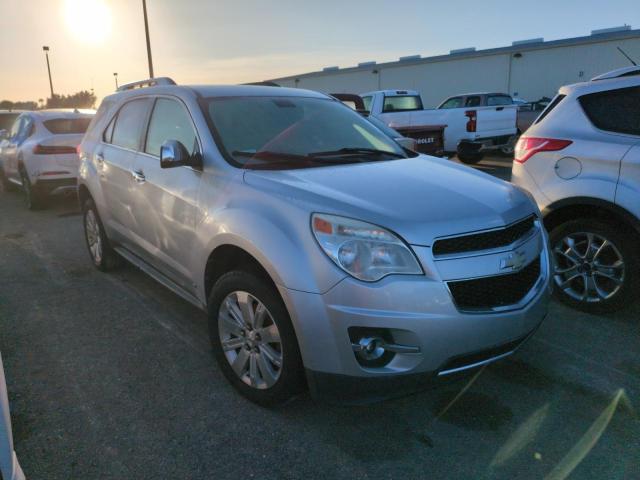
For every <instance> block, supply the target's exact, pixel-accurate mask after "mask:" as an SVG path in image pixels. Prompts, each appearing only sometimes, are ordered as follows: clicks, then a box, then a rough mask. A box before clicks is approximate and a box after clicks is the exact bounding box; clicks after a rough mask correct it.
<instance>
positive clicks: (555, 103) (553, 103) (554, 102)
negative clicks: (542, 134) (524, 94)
mask: <svg viewBox="0 0 640 480" xmlns="http://www.w3.org/2000/svg"><path fill="white" fill-rule="evenodd" d="M564 97H566V95H562V94H559V95H556V98H554V99H553V100H552V101H551V103H550V104H549V105H548V106H547V108H545V109H544V110H543V112H542V113H541V114H540V116H539V117H538V119H537V120H536V124H538V123H540V122H541V121H542V120H543V119H544V117H546V116H547V115H549V113H550V112H551V110H553V109H554V108H556V107H557V106H558V104H559V103H560V102H561V101H562V100H563V99H564Z"/></svg>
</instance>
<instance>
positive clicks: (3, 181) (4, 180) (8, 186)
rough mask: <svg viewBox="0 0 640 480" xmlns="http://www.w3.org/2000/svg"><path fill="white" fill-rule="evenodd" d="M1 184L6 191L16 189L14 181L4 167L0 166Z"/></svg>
mask: <svg viewBox="0 0 640 480" xmlns="http://www.w3.org/2000/svg"><path fill="white" fill-rule="evenodd" d="M0 184H2V189H3V190H4V191H5V192H12V191H14V190H15V187H14V185H13V183H11V182H10V181H9V179H8V178H7V175H6V174H5V173H4V169H2V168H0Z"/></svg>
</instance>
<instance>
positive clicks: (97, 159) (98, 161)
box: [95, 153, 104, 167]
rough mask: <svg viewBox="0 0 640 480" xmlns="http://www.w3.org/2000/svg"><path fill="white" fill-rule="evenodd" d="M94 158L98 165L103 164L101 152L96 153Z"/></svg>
mask: <svg viewBox="0 0 640 480" xmlns="http://www.w3.org/2000/svg"><path fill="white" fill-rule="evenodd" d="M95 159H96V163H97V164H98V166H99V167H102V165H103V164H104V157H103V156H102V154H101V153H96V156H95Z"/></svg>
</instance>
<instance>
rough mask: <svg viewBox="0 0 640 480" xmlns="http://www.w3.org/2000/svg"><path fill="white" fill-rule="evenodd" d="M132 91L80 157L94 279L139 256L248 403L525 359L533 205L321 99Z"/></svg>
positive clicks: (97, 125) (347, 395) (350, 397)
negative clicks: (520, 351)
mask: <svg viewBox="0 0 640 480" xmlns="http://www.w3.org/2000/svg"><path fill="white" fill-rule="evenodd" d="M149 84H151V85H152V86H148V85H149ZM133 86H143V87H145V88H132V87H133ZM133 86H132V85H128V86H124V87H121V88H120V91H118V92H117V93H115V94H114V95H111V96H109V97H107V98H106V99H105V100H104V101H103V103H102V105H101V107H100V109H99V111H98V113H97V115H96V118H95V120H94V122H93V124H92V125H91V126H90V127H89V131H88V132H87V135H86V136H85V138H84V141H83V142H82V144H81V146H80V157H81V163H80V174H79V196H80V202H81V205H82V208H83V212H84V226H85V233H86V241H87V245H88V248H89V252H90V254H91V258H92V261H93V263H94V264H95V266H96V267H97V268H99V269H101V270H107V269H109V268H111V267H113V266H115V265H116V264H117V263H118V260H119V258H121V257H124V258H125V259H127V260H128V261H130V262H131V263H133V264H135V265H137V266H138V267H139V268H141V269H142V270H144V271H145V272H147V273H148V274H149V275H151V276H152V277H154V278H155V279H156V280H158V281H159V282H160V283H162V284H163V285H165V286H167V287H168V288H169V289H171V290H173V291H174V292H175V293H177V294H178V295H180V296H182V297H184V298H185V299H186V300H188V301H190V302H192V303H193V304H194V305H197V306H198V307H200V308H202V309H203V310H205V311H207V312H208V316H209V331H210V339H211V344H212V346H213V350H214V352H215V356H216V357H217V360H218V362H219V364H220V367H221V369H222V371H223V372H224V374H225V376H226V377H227V378H228V380H229V381H230V382H231V383H232V384H233V385H234V386H235V387H236V388H237V389H238V390H239V391H240V392H241V393H242V394H244V395H245V396H247V397H248V398H250V399H251V400H253V401H255V402H258V403H261V404H264V405H272V404H278V403H281V402H283V401H285V400H287V399H288V398H290V397H291V396H292V395H294V394H296V393H298V392H299V391H300V390H301V389H303V388H304V387H305V386H306V385H308V386H309V388H310V390H311V392H312V394H314V395H315V396H316V398H324V399H329V400H334V401H340V402H353V401H357V400H362V399H363V398H364V399H371V398H382V397H387V396H391V395H396V394H398V393H400V392H403V391H404V390H405V389H409V390H413V389H415V388H416V386H418V385H420V384H421V383H422V382H424V381H425V379H427V380H428V379H430V378H433V377H435V376H443V375H447V374H450V373H453V372H459V371H463V370H466V369H469V368H472V367H476V366H478V365H483V364H486V363H489V362H492V361H494V360H497V359H499V358H503V357H505V356H507V355H509V354H511V353H513V352H514V351H515V350H516V349H517V348H518V346H519V345H520V344H521V343H522V342H523V341H524V340H526V339H527V338H528V337H529V336H530V335H531V334H532V333H533V332H534V331H535V330H536V328H537V327H538V325H539V324H540V322H541V321H542V319H543V318H544V316H545V314H546V311H547V300H548V296H549V288H548V286H549V283H548V277H549V272H550V264H549V253H548V249H547V238H546V234H545V231H544V229H543V228H542V227H541V222H540V219H539V212H538V210H537V208H536V206H535V204H534V202H533V201H532V199H531V198H530V196H529V195H528V194H526V193H524V191H522V190H520V189H519V188H517V187H514V186H513V185H511V184H509V183H505V182H503V181H500V180H497V179H494V178H491V177H489V176H487V175H485V174H483V173H479V172H476V171H474V170H472V169H470V168H468V167H464V166H461V165H456V164H452V163H450V162H449V161H447V160H442V159H438V158H431V157H426V156H422V155H418V154H416V153H413V152H411V151H408V150H403V149H402V148H401V147H400V146H399V145H398V144H396V143H395V142H394V141H393V140H392V139H391V138H389V137H387V136H386V135H385V134H384V133H382V132H381V131H380V130H378V129H377V128H376V127H375V126H374V125H373V124H371V123H370V122H368V121H367V120H366V119H364V118H362V117H361V116H360V115H359V114H357V113H356V112H354V111H353V110H351V109H350V108H349V107H346V106H344V105H343V104H342V103H341V102H339V101H337V100H335V99H333V98H331V97H328V96H326V95H323V94H320V93H316V92H311V91H305V90H298V89H285V88H275V87H259V86H218V87H213V86H207V87H186V86H176V85H175V84H174V83H173V82H172V81H171V80H169V79H154V80H152V81H146V82H139V83H138V84H135V85H133Z"/></svg>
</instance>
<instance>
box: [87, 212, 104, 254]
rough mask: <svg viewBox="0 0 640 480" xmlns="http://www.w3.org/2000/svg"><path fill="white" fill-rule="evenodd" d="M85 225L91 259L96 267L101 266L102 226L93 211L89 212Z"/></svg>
mask: <svg viewBox="0 0 640 480" xmlns="http://www.w3.org/2000/svg"><path fill="white" fill-rule="evenodd" d="M84 225H85V233H86V235H87V245H88V246H89V252H91V257H92V258H93V261H94V262H95V263H96V265H99V264H100V262H102V237H101V236H100V225H99V224H98V219H97V218H96V214H95V213H94V212H93V210H87V213H86V215H85V224H84Z"/></svg>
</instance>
